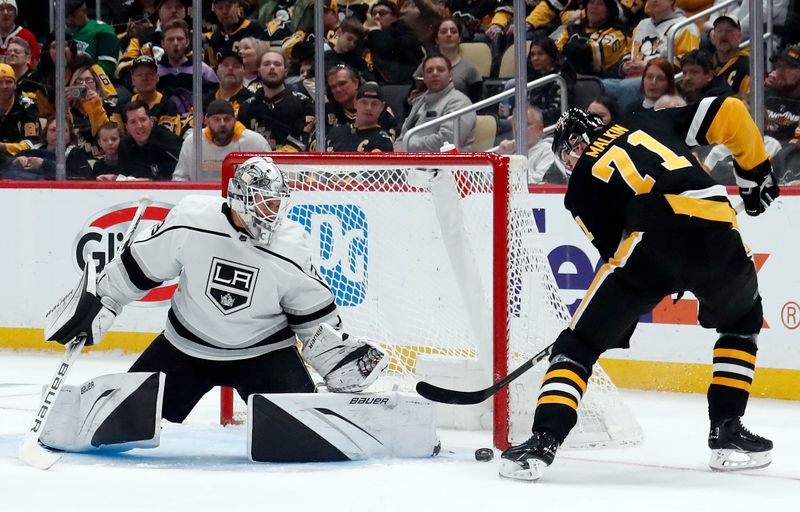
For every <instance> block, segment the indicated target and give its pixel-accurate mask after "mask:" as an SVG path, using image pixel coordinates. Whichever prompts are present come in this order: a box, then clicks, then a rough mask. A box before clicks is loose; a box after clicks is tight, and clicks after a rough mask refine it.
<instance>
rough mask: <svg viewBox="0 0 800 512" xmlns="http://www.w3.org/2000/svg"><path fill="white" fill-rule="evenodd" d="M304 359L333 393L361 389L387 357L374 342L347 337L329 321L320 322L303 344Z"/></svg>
mask: <svg viewBox="0 0 800 512" xmlns="http://www.w3.org/2000/svg"><path fill="white" fill-rule="evenodd" d="M303 359H305V360H306V362H307V363H308V364H310V365H311V367H312V368H314V370H316V372H317V373H319V374H320V375H321V376H322V378H324V379H325V385H326V386H327V387H328V390H330V391H333V392H335V393H354V392H358V391H363V390H364V389H366V388H367V387H369V385H370V384H372V383H373V382H375V381H376V380H377V379H378V376H379V375H380V374H381V372H382V371H383V370H384V369H386V367H387V366H389V357H388V356H387V355H386V352H385V351H384V350H383V349H382V348H381V347H380V346H379V345H378V344H377V343H375V342H374V341H372V340H370V339H367V338H353V337H350V336H348V335H347V334H346V333H342V332H340V331H337V330H336V329H334V328H333V327H331V326H330V325H328V324H320V326H319V328H318V329H317V331H316V332H315V333H314V335H313V336H312V337H311V338H310V339H309V340H308V342H307V343H305V344H304V345H303Z"/></svg>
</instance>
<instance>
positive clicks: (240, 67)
mask: <svg viewBox="0 0 800 512" xmlns="http://www.w3.org/2000/svg"><path fill="white" fill-rule="evenodd" d="M217 78H218V79H219V87H218V88H217V90H216V92H214V93H213V95H212V96H211V97H210V98H209V100H208V101H210V100H211V99H215V100H227V101H229V102H230V103H231V104H232V105H233V110H234V112H236V115H237V116H238V115H239V108H240V107H241V105H242V103H244V102H245V101H247V100H248V99H249V98H252V97H253V92H252V91H250V90H249V89H247V88H246V87H245V86H244V61H243V60H242V56H241V55H239V52H238V51H236V52H233V51H232V52H226V53H223V54H221V55H220V56H219V65H218V66H217ZM208 101H206V103H208Z"/></svg>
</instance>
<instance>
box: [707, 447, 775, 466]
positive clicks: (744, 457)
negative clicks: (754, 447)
mask: <svg viewBox="0 0 800 512" xmlns="http://www.w3.org/2000/svg"><path fill="white" fill-rule="evenodd" d="M771 463H772V453H771V452H768V451H767V452H743V451H741V450H727V449H723V450H713V451H712V452H711V459H710V460H709V461H708V465H709V466H711V469H713V470H714V471H740V470H743V469H759V468H765V467H767V466H769V465H770V464H771Z"/></svg>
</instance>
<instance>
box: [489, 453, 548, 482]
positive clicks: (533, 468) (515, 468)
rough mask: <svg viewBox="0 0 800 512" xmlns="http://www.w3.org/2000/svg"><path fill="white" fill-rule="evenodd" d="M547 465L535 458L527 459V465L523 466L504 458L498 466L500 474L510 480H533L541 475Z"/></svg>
mask: <svg viewBox="0 0 800 512" xmlns="http://www.w3.org/2000/svg"><path fill="white" fill-rule="evenodd" d="M546 467H547V465H546V464H545V463H544V462H542V461H540V460H537V459H528V467H527V468H526V467H524V466H522V465H521V464H518V463H516V462H514V461H511V460H504V461H503V464H502V465H501V466H500V472H499V474H500V476H501V477H503V478H508V479H510V480H523V481H527V482H535V481H536V480H539V479H540V478H541V477H542V474H543V473H544V468H546Z"/></svg>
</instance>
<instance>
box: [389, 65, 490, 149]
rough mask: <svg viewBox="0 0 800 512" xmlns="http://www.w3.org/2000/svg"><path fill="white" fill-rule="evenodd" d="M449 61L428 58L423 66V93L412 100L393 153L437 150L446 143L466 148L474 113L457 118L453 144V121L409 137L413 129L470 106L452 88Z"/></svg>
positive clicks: (466, 99)
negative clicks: (456, 131) (458, 133)
mask: <svg viewBox="0 0 800 512" xmlns="http://www.w3.org/2000/svg"><path fill="white" fill-rule="evenodd" d="M452 68H453V66H452V64H451V63H450V60H449V59H448V58H447V57H445V56H444V55H430V56H428V57H426V58H425V60H424V61H423V63H422V71H423V74H424V77H423V82H424V85H425V88H426V89H427V90H426V91H425V92H423V93H421V94H419V95H417V97H416V98H412V100H411V101H412V102H413V106H412V107H411V112H410V113H409V114H408V117H406V120H405V122H404V123H403V129H402V132H401V133H400V138H399V139H398V140H397V142H396V143H395V150H396V151H439V150H440V149H441V148H442V146H443V145H444V144H445V143H448V142H449V143H452V144H455V146H456V147H457V148H459V149H460V148H463V147H465V146H466V145H467V144H468V143H469V141H470V140H472V137H473V135H474V132H475V120H476V115H475V112H469V113H467V114H464V115H462V116H459V117H458V118H457V119H456V120H454V121H457V122H459V123H460V137H459V140H458V141H456V140H454V139H455V136H454V130H453V122H444V123H442V124H440V125H438V126H433V127H430V128H428V129H425V130H422V131H420V132H417V133H414V134H413V136H412V137H408V132H409V130H411V129H412V128H414V127H416V126H419V125H421V124H423V123H427V122H429V121H431V120H433V119H436V118H438V117H442V116H444V115H447V114H449V113H451V112H455V111H456V110H460V109H462V108H464V107H467V106H469V105H472V102H471V101H470V99H469V98H468V97H467V96H466V95H465V94H464V93H462V92H461V91H459V90H458V89H456V88H455V86H454V85H453V72H452Z"/></svg>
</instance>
